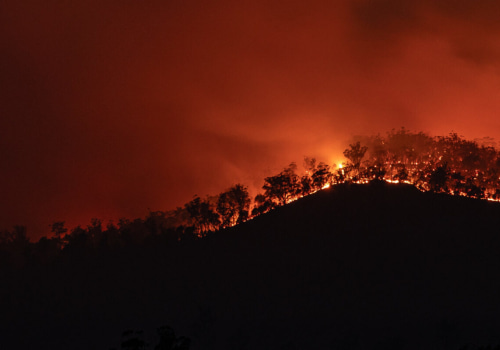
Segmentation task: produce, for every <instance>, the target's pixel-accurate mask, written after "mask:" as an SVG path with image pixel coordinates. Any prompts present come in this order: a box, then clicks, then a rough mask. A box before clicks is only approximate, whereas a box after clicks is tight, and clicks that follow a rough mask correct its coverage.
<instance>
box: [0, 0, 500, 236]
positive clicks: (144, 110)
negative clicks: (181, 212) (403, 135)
mask: <svg viewBox="0 0 500 350" xmlns="http://www.w3.org/2000/svg"><path fill="white" fill-rule="evenodd" d="M0 6H1V8H0V42H1V43H2V49H1V52H0V53H1V55H0V57H1V67H3V68H2V72H1V75H0V89H1V91H0V109H1V110H0V113H1V115H2V118H1V120H0V146H1V153H0V161H1V164H2V172H1V174H0V180H1V185H0V186H1V192H2V203H3V208H2V211H1V213H0V226H1V227H9V226H11V225H13V224H27V225H28V232H29V233H31V235H32V236H34V237H36V236H39V235H41V234H45V233H46V231H47V230H46V228H47V227H48V225H49V224H50V223H51V222H52V221H54V220H66V221H68V224H70V225H72V226H73V225H76V224H86V223H88V222H89V220H90V218H91V217H103V218H115V219H116V218H118V217H120V216H127V217H137V216H141V215H144V214H146V213H147V210H148V208H149V209H152V210H168V209H171V208H174V207H175V206H179V205H182V204H184V203H185V202H186V201H188V200H190V199H191V198H192V196H193V195H194V194H199V195H201V196H203V195H205V194H214V193H218V192H220V191H222V190H224V189H226V188H228V187H229V186H231V185H232V184H234V183H237V182H242V183H244V184H246V185H248V186H250V187H252V188H253V189H254V191H256V189H258V188H259V187H260V186H261V185H262V179H263V178H264V177H265V176H269V175H271V174H274V173H276V172H278V171H280V170H281V169H282V168H283V167H284V166H286V165H287V164H288V163H290V162H291V161H296V162H297V163H298V164H300V163H301V162H302V158H303V156H306V155H307V156H315V157H317V158H318V159H319V160H324V161H327V162H329V163H334V162H336V163H337V162H338V161H339V160H340V159H342V151H343V149H344V148H345V147H346V146H347V143H348V140H350V139H351V137H352V136H353V135H355V134H374V133H378V132H381V133H384V132H385V131H387V130H390V129H392V128H399V127H401V126H405V127H406V128H408V129H410V130H419V131H420V130H422V131H425V132H428V133H431V134H433V135H436V134H447V133H449V132H450V131H455V132H458V133H459V134H462V135H464V136H465V137H467V138H471V139H473V138H477V137H483V136H491V137H494V138H498V136H499V135H498V133H499V132H498V130H500V121H499V119H498V118H496V114H497V111H498V110H499V107H500V106H499V104H500V99H499V96H498V91H500V89H499V87H500V86H499V85H500V81H499V58H500V43H499V40H500V39H498V38H500V35H499V34H500V22H498V20H497V16H496V14H497V13H498V10H499V7H500V5H499V4H498V2H496V1H481V2H480V3H477V2H476V3H472V2H469V1H405V2H401V1H395V0H392V1H391V0H381V1H373V0H371V1H368V0H366V1H349V2H346V1H333V2H332V1H312V2H311V1H310V2H307V3H305V2H300V1H292V2H290V1H287V2H273V3H272V4H270V3H269V2H265V1H243V2H230V1H225V0H223V1H217V2H213V1H210V2H209V1H192V2H178V1H168V2H165V1H149V2H148V3H138V2H129V1H125V2H124V1H106V2H102V1H85V2H70V1H47V2H44V3H43V4H42V3H39V2H36V1H29V0H28V1H22V2H19V1H13V0H7V1H4V2H2V5H0Z"/></svg>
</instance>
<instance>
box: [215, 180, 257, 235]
mask: <svg viewBox="0 0 500 350" xmlns="http://www.w3.org/2000/svg"><path fill="white" fill-rule="evenodd" d="M249 208H250V196H249V194H248V190H247V188H246V187H245V186H243V185H241V184H237V185H234V186H233V187H231V188H230V189H229V190H227V191H226V192H223V193H221V194H220V195H219V197H218V199H217V212H218V213H219V215H220V219H221V222H222V226H224V227H227V226H233V225H236V224H239V223H242V222H243V221H245V220H246V219H247V218H248V210H249Z"/></svg>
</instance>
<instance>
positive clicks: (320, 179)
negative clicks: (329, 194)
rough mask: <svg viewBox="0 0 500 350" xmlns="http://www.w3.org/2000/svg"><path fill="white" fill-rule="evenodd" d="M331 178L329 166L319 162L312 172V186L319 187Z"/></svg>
mask: <svg viewBox="0 0 500 350" xmlns="http://www.w3.org/2000/svg"><path fill="white" fill-rule="evenodd" d="M331 178H332V173H331V172H330V166H329V165H327V164H325V163H323V162H320V163H319V164H318V167H317V168H316V170H315V171H314V173H313V174H312V180H313V186H314V188H316V189H321V188H322V187H323V186H325V185H326V184H328V183H330V181H331Z"/></svg>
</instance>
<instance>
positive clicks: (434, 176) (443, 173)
mask: <svg viewBox="0 0 500 350" xmlns="http://www.w3.org/2000/svg"><path fill="white" fill-rule="evenodd" d="M449 178H450V170H449V168H448V166H447V164H444V165H443V166H438V167H437V168H436V169H435V170H434V171H432V172H431V173H430V175H429V189H430V191H432V192H448V185H447V182H448V179H449Z"/></svg>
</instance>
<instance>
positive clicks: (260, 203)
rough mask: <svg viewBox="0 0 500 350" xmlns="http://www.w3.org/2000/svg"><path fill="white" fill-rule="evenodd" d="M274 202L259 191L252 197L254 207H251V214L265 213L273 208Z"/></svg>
mask: <svg viewBox="0 0 500 350" xmlns="http://www.w3.org/2000/svg"><path fill="white" fill-rule="evenodd" d="M275 206H276V204H275V203H274V202H273V201H272V200H270V199H269V198H267V197H266V196H264V195H263V194H262V193H259V194H258V195H256V196H255V199H254V207H253V209H252V216H256V215H261V214H264V213H267V212H268V211H269V210H271V209H273V208H274V207H275Z"/></svg>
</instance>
